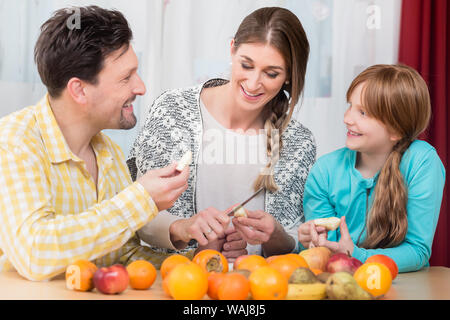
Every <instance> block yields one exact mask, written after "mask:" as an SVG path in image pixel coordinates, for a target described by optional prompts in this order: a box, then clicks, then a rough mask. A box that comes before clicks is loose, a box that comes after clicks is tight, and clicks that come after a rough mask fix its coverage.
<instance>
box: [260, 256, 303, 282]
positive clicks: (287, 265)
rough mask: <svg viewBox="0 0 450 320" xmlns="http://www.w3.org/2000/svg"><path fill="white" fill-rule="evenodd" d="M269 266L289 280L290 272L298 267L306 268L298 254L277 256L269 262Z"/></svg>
mask: <svg viewBox="0 0 450 320" xmlns="http://www.w3.org/2000/svg"><path fill="white" fill-rule="evenodd" d="M269 266H270V267H272V268H274V269H276V270H278V271H280V273H281V274H282V275H284V276H285V277H286V279H287V280H289V278H290V276H291V274H292V272H294V270H295V269H297V268H299V267H305V268H308V264H307V263H306V261H305V259H303V258H302V257H301V256H299V255H298V254H292V255H291V254H284V255H279V256H277V257H275V258H273V259H272V260H270V262H269Z"/></svg>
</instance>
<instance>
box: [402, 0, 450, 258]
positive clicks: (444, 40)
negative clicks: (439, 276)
mask: <svg viewBox="0 0 450 320" xmlns="http://www.w3.org/2000/svg"><path fill="white" fill-rule="evenodd" d="M400 28H401V29H400V47H399V62H400V63H403V64H406V65H409V66H411V67H413V68H415V69H416V70H417V71H418V72H419V73H420V74H421V75H422V77H423V78H424V79H425V81H426V82H427V84H428V88H429V91H430V96H431V105H432V114H433V115H432V119H431V123H430V126H429V128H428V130H427V131H426V132H425V133H424V134H423V136H422V137H421V138H422V139H424V140H426V141H428V142H429V143H430V144H431V145H433V146H434V147H435V148H436V150H437V152H438V154H439V156H440V158H441V160H442V162H443V164H444V166H445V168H446V176H448V175H449V174H450V172H449V168H450V166H449V160H450V159H449V138H450V128H449V124H450V111H449V109H448V107H447V106H448V103H449V101H450V100H449V98H450V97H449V92H450V81H449V78H448V75H450V61H449V53H450V52H449V50H450V3H448V2H447V0H403V4H402V14H401V27H400ZM447 180H448V179H446V185H445V188H444V196H443V199H442V206H441V213H440V216H439V222H438V226H437V229H436V233H435V236H434V242H433V247H432V255H431V259H430V265H432V266H446V267H450V219H449V214H450V212H449V207H448V199H449V188H448V183H447Z"/></svg>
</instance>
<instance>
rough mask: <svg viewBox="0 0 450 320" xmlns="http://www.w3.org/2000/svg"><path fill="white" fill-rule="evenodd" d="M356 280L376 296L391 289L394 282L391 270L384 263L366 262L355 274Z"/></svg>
mask: <svg viewBox="0 0 450 320" xmlns="http://www.w3.org/2000/svg"><path fill="white" fill-rule="evenodd" d="M353 278H355V280H356V282H357V283H358V284H359V286H360V287H361V288H363V289H364V290H365V291H367V292H369V293H370V294H372V295H373V296H374V297H379V296H382V295H384V294H386V292H388V291H389V288H390V287H391V284H392V276H391V271H390V270H389V269H388V267H386V266H385V265H384V264H382V263H378V262H369V263H364V264H363V265H361V266H360V267H359V268H358V269H356V271H355V273H354V274H353Z"/></svg>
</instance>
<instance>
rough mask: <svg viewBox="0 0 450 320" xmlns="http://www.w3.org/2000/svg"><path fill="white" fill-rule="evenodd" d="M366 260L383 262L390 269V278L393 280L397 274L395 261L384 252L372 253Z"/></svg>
mask: <svg viewBox="0 0 450 320" xmlns="http://www.w3.org/2000/svg"><path fill="white" fill-rule="evenodd" d="M367 262H379V263H382V264H384V265H385V266H386V267H388V269H389V271H391V277H392V280H394V279H395V278H396V277H397V275H398V266H397V264H396V263H395V261H394V259H392V258H390V257H388V256H386V255H384V254H376V255H373V256H371V257H369V258H368V259H367V260H366V263H367Z"/></svg>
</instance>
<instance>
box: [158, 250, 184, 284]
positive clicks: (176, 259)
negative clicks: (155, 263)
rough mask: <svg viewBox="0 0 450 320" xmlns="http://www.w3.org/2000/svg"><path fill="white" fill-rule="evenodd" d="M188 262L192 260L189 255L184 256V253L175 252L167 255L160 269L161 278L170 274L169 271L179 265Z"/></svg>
mask: <svg viewBox="0 0 450 320" xmlns="http://www.w3.org/2000/svg"><path fill="white" fill-rule="evenodd" d="M188 262H191V260H189V258H188V257H186V256H183V255H182V254H173V255H171V256H169V257H167V258H166V259H164V261H163V263H162V264H161V268H160V270H159V272H160V273H161V278H163V279H164V278H165V277H166V276H167V275H168V274H169V272H170V271H171V270H172V269H173V268H174V267H176V266H177V265H179V264H181V263H188Z"/></svg>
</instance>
